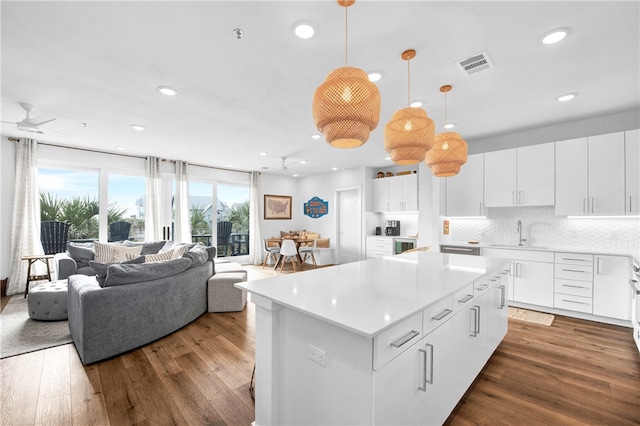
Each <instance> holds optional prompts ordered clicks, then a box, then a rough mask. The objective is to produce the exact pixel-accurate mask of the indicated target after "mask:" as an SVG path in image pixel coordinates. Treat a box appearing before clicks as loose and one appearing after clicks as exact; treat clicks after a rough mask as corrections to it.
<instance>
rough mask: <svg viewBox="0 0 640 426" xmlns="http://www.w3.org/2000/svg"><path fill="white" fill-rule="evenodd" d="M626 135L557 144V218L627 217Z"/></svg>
mask: <svg viewBox="0 0 640 426" xmlns="http://www.w3.org/2000/svg"><path fill="white" fill-rule="evenodd" d="M624 136H625V135H624V133H623V132H618V133H610V134H606V135H599V136H593V137H589V138H580V139H572V140H568V141H562V142H557V143H556V214H557V215H565V216H569V215H572V216H586V215H598V216H602V215H623V214H624V212H625V170H624V167H623V164H624V157H625V153H624V149H625V147H624V145H625V140H624Z"/></svg>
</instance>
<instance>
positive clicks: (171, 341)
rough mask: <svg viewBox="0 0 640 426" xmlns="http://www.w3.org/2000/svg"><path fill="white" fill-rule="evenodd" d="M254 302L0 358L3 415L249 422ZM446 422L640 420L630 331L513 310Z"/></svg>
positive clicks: (36, 420) (639, 370) (59, 420)
mask: <svg viewBox="0 0 640 426" xmlns="http://www.w3.org/2000/svg"><path fill="white" fill-rule="evenodd" d="M250 274H252V278H253V279H256V278H259V277H261V276H271V275H273V274H275V272H273V271H271V270H270V269H264V270H261V268H250ZM254 312H255V310H254V306H253V304H251V303H248V304H247V308H246V309H245V310H244V311H243V312H239V313H226V314H204V315H202V316H201V317H200V318H199V319H197V320H196V321H194V322H193V323H191V324H190V325H188V326H187V327H185V328H183V329H181V330H179V331H177V332H175V333H173V334H171V335H169V336H167V337H165V338H163V339H160V340H158V341H156V342H154V343H152V344H149V345H147V346H144V347H142V348H140V349H137V350H135V351H132V352H129V353H127V354H124V355H121V356H118V357H115V358H112V359H109V360H106V361H103V362H99V363H96V364H93V365H89V366H82V364H81V363H80V360H79V358H78V355H77V353H76V351H75V348H74V346H73V345H64V346H59V347H56V348H50V349H46V350H42V351H37V352H33V353H29V354H25V355H20V356H16V357H11V358H6V359H3V360H0V380H1V384H0V389H1V393H2V394H1V396H0V398H1V400H0V401H1V407H0V410H1V417H0V418H1V422H0V423H1V424H2V425H35V424H38V425H40V424H48V425H133V424H136V425H165V424H178V425H201V424H217V425H249V424H251V422H252V421H253V419H254V405H253V401H252V400H251V397H250V394H249V382H250V379H251V372H252V369H253V362H254V361H253V356H254V349H255V343H254V326H255V324H254ZM447 424H448V425H471V424H473V425H505V424H509V425H579V424H589V425H634V424H635V425H638V424H640V354H638V350H637V348H636V347H635V345H634V342H633V339H632V337H631V330H630V329H628V328H624V327H617V326H611V325H605V324H599V323H594V322H589V321H583V320H578V319H573V318H566V317H558V316H556V319H555V321H554V323H553V325H552V326H550V327H546V326H541V325H536V324H532V323H526V322H522V321H518V320H510V321H509V333H508V334H507V337H506V338H505V339H504V341H503V342H502V343H501V345H500V346H499V348H498V350H497V351H496V352H495V354H494V355H493V357H492V358H491V360H490V361H489V363H488V364H487V365H486V367H485V368H484V370H483V372H482V373H481V374H480V375H479V376H478V378H477V380H476V381H475V382H474V384H473V385H472V386H471V388H470V389H469V391H468V392H467V394H466V395H465V397H464V398H463V400H462V401H461V402H460V404H458V407H456V410H455V411H454V412H453V414H452V415H451V416H450V418H449V419H448V420H447Z"/></svg>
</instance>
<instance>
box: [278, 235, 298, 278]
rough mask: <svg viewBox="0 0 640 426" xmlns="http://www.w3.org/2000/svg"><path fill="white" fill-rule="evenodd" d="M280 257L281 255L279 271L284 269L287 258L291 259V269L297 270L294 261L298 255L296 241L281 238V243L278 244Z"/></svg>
mask: <svg viewBox="0 0 640 426" xmlns="http://www.w3.org/2000/svg"><path fill="white" fill-rule="evenodd" d="M280 257H282V265H281V266H280V270H281V271H284V264H285V263H287V258H290V259H291V265H292V266H293V270H294V271H297V269H296V262H297V257H298V250H297V249H296V243H295V242H294V241H293V240H290V239H284V240H282V243H281V245H280Z"/></svg>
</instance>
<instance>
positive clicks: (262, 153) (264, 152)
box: [259, 151, 268, 157]
mask: <svg viewBox="0 0 640 426" xmlns="http://www.w3.org/2000/svg"><path fill="white" fill-rule="evenodd" d="M259 154H260V155H262V156H263V157H264V156H266V155H267V154H268V152H266V151H262V152H260V153H259Z"/></svg>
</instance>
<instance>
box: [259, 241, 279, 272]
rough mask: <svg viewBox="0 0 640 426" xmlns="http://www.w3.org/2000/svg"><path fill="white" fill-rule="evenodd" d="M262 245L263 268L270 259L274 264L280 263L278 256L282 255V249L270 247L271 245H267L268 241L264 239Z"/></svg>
mask: <svg viewBox="0 0 640 426" xmlns="http://www.w3.org/2000/svg"><path fill="white" fill-rule="evenodd" d="M262 243H263V245H264V247H263V248H264V253H265V255H264V261H263V262H262V267H263V268H264V267H265V265H266V264H267V262H268V261H269V259H273V264H274V265H275V264H276V263H278V256H279V255H280V247H279V246H276V247H269V243H267V239H266V238H263V239H262Z"/></svg>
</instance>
